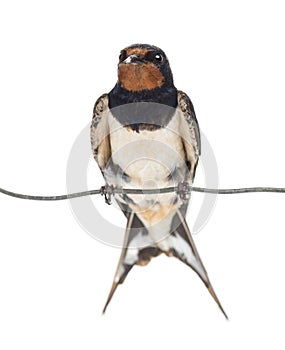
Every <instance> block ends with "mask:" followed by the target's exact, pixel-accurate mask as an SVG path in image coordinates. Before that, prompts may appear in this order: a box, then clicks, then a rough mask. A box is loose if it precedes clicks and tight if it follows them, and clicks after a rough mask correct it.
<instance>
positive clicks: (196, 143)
mask: <svg viewBox="0 0 285 350" xmlns="http://www.w3.org/2000/svg"><path fill="white" fill-rule="evenodd" d="M178 107H179V108H180V110H181V112H182V118H181V124H180V134H181V136H182V139H183V145H184V150H185V157H186V160H187V163H188V164H190V167H189V170H190V178H191V180H192V179H193V178H194V176H195V170H196V167H197V164H198V158H199V155H200V154H201V139H200V130H199V125H198V122H197V119H196V115H195V111H194V107H193V104H192V102H191V100H190V98H189V97H188V96H187V95H186V94H185V93H184V92H182V91H178Z"/></svg>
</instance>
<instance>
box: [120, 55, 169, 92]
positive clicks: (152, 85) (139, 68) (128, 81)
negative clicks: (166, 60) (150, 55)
mask: <svg viewBox="0 0 285 350" xmlns="http://www.w3.org/2000/svg"><path fill="white" fill-rule="evenodd" d="M118 78H119V82H120V84H121V86H122V87H123V88H124V89H126V90H129V91H142V90H152V89H156V88H159V87H161V86H162V85H163V82H164V77H163V75H162V74H161V72H160V70H159V69H158V68H157V67H156V66H155V65H153V64H149V63H137V62H131V63H120V64H119V69H118Z"/></svg>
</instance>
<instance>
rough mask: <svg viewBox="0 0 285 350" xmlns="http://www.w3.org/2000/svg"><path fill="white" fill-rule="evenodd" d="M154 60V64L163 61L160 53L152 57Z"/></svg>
mask: <svg viewBox="0 0 285 350" xmlns="http://www.w3.org/2000/svg"><path fill="white" fill-rule="evenodd" d="M154 59H155V61H156V62H162V61H163V57H162V55H161V54H160V53H157V54H156V55H155V56H154Z"/></svg>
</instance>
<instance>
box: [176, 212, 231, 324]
mask: <svg viewBox="0 0 285 350" xmlns="http://www.w3.org/2000/svg"><path fill="white" fill-rule="evenodd" d="M177 216H178V218H179V221H180V225H178V227H177V229H176V230H175V231H174V232H173V234H174V236H175V234H176V239H174V240H172V242H173V246H172V247H171V252H172V254H173V255H174V256H175V257H176V258H178V259H179V260H181V261H182V262H183V263H185V264H186V265H188V266H189V267H191V268H192V269H193V270H194V271H195V272H196V273H197V275H198V276H199V277H200V278H201V280H202V281H203V283H204V284H205V286H206V288H207V289H208V291H209V293H210V294H211V296H212V297H213V299H214V300H215V302H216V303H217V305H218V307H219V308H220V310H221V311H222V313H223V314H224V316H225V318H226V319H228V316H227V314H226V312H225V310H224V309H223V307H222V305H221V303H220V301H219V299H218V297H217V295H216V293H215V291H214V288H213V286H212V284H211V282H210V279H209V277H208V273H207V271H206V269H205V267H204V265H203V263H202V260H201V258H200V256H199V253H198V251H197V248H196V246H195V243H194V240H193V238H192V235H191V233H190V230H189V228H188V225H187V223H186V221H185V218H184V216H183V215H182V214H181V212H180V211H179V210H178V211H177ZM179 241H180V243H181V241H182V242H184V244H186V246H184V247H183V246H182V245H181V244H179ZM185 247H189V248H190V249H189V250H187V249H185Z"/></svg>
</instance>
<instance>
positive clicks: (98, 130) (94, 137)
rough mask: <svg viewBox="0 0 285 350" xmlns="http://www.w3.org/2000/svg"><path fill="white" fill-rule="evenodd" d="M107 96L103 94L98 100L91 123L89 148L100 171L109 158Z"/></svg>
mask: <svg viewBox="0 0 285 350" xmlns="http://www.w3.org/2000/svg"><path fill="white" fill-rule="evenodd" d="M108 102H109V101H108V95H107V94H104V95H102V96H101V97H99V98H98V100H97V101H96V103H95V106H94V109H93V118H92V123H91V130H90V136H91V147H92V152H93V156H94V158H95V160H96V161H97V163H98V165H99V167H100V169H101V171H103V170H104V169H105V166H106V164H107V162H108V160H109V158H110V156H111V146H110V135H109V126H108V113H109V107H108Z"/></svg>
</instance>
